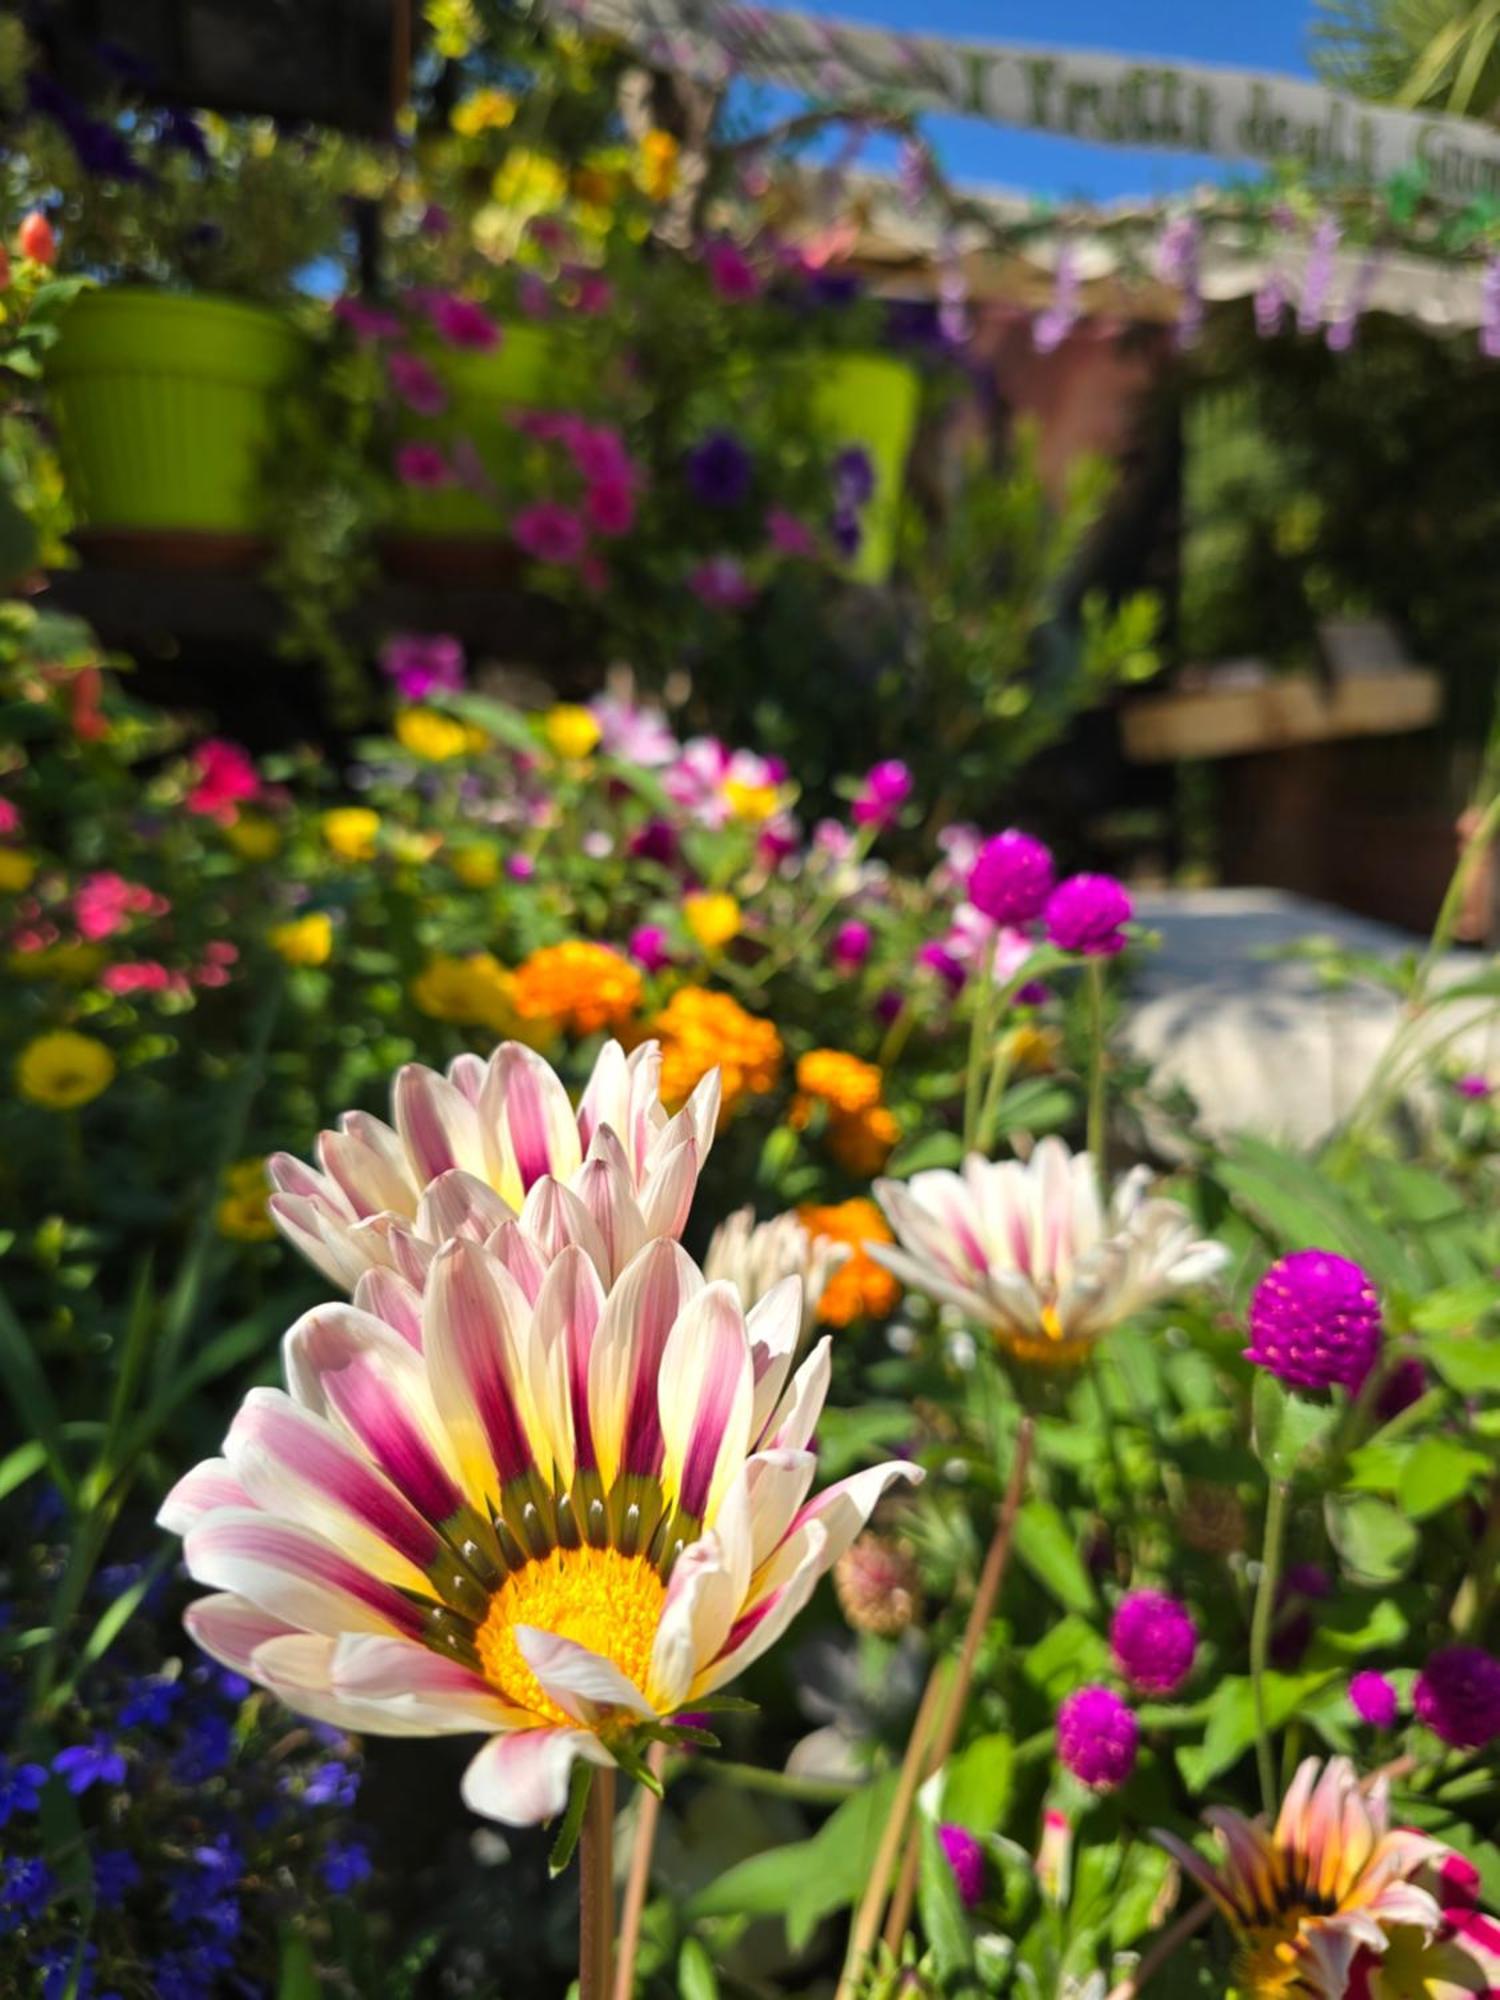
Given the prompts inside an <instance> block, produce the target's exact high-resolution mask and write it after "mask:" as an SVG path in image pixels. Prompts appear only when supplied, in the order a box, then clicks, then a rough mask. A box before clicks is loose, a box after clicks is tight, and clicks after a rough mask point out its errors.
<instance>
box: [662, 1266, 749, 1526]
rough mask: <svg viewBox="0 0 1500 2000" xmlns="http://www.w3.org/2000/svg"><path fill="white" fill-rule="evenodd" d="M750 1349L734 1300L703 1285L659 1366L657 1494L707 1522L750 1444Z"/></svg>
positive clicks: (723, 1289) (725, 1289) (721, 1289)
mask: <svg viewBox="0 0 1500 2000" xmlns="http://www.w3.org/2000/svg"><path fill="white" fill-rule="evenodd" d="M752 1395H753V1384H752V1380H751V1368H750V1344H749V1341H748V1339H747V1337H746V1334H745V1317H744V1313H743V1312H742V1310H741V1308H740V1302H739V1296H738V1294H737V1293H736V1292H735V1291H734V1290H733V1288H732V1287H731V1286H729V1285H726V1284H723V1283H718V1284H712V1285H709V1286H707V1287H706V1288H705V1289H704V1290H703V1291H702V1292H700V1293H699V1294H698V1296H697V1297H696V1298H695V1299H694V1300H693V1301H692V1303H691V1304H690V1305H689V1306H688V1307H687V1309H686V1310H685V1311H684V1312H683V1314H682V1316H681V1317H680V1318H679V1320H678V1322H677V1324H676V1326H674V1327H673V1329H672V1332H671V1336H670V1338H669V1339H668V1341H667V1346H666V1351H665V1353H664V1354H663V1356H662V1365H661V1392H660V1410H661V1429H662V1440H663V1445H664V1453H663V1461H662V1486H663V1490H664V1491H665V1492H666V1493H667V1494H668V1495H669V1496H670V1497H671V1498H673V1499H675V1500H676V1501H677V1504H678V1505H679V1506H680V1507H681V1508H682V1510H683V1512H684V1513H686V1514H688V1515H691V1516H692V1518H693V1519H694V1520H697V1521H707V1522H712V1521H713V1519H714V1516H715V1515H716V1514H717V1512H718V1509H719V1503H720V1501H721V1500H722V1499H723V1496H724V1491H725V1488H726V1487H727V1485H728V1483H729V1481H730V1479H731V1478H733V1477H734V1474H735V1472H736V1471H737V1470H738V1468H739V1467H740V1465H741V1464H742V1463H743V1461H744V1458H745V1454H746V1450H747V1448H748V1446H749V1442H750V1408H751V1401H752Z"/></svg>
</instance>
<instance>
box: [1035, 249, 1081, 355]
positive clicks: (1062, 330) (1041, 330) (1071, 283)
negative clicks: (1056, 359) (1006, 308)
mask: <svg viewBox="0 0 1500 2000" xmlns="http://www.w3.org/2000/svg"><path fill="white" fill-rule="evenodd" d="M1078 317H1079V314H1078V259H1077V257H1076V256H1075V255H1074V253H1073V250H1072V247H1071V245H1069V244H1067V243H1065V244H1064V245H1063V246H1062V249H1061V250H1060V251H1059V252H1058V254H1057V271H1056V274H1055V276H1054V278H1053V282H1052V303H1051V305H1050V306H1049V307H1048V308H1047V310H1046V312H1044V313H1038V314H1037V316H1036V318H1035V319H1034V320H1033V321H1032V324H1031V344H1032V346H1033V347H1034V348H1035V349H1036V351H1037V353H1038V354H1055V353H1056V351H1057V349H1058V348H1059V347H1061V346H1062V344H1063V342H1064V341H1065V340H1066V339H1067V337H1068V335H1069V334H1070V333H1071V332H1072V331H1073V329H1074V327H1075V326H1077V324H1078Z"/></svg>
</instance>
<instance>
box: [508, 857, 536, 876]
mask: <svg viewBox="0 0 1500 2000" xmlns="http://www.w3.org/2000/svg"><path fill="white" fill-rule="evenodd" d="M505 872H506V874H507V875H508V876H509V877H510V879H511V881H512V882H529V881H530V880H531V878H532V876H533V875H535V873H536V863H535V861H533V860H532V858H531V856H530V855H529V854H512V855H511V856H509V858H508V859H507V861H506V863H505Z"/></svg>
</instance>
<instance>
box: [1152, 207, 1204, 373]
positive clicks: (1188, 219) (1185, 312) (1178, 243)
mask: <svg viewBox="0 0 1500 2000" xmlns="http://www.w3.org/2000/svg"><path fill="white" fill-rule="evenodd" d="M1202 261H1203V232H1202V229H1201V228H1200V226H1199V223H1198V218H1197V216H1196V215H1177V216H1174V217H1173V218H1172V220H1171V221H1170V222H1169V223H1168V224H1167V226H1166V228H1165V229H1164V230H1163V231H1162V233H1161V238H1160V240H1159V241H1158V243H1157V246H1156V274H1157V276H1158V277H1159V278H1160V279H1161V281H1162V283H1163V284H1164V285H1176V286H1177V288H1178V290H1179V291H1180V292H1181V294H1182V303H1181V305H1180V307H1179V308H1178V313H1177V345H1178V346H1179V347H1191V346H1192V345H1193V343H1194V342H1195V341H1196V340H1197V338H1198V336H1199V334H1200V333H1201V332H1202V331H1203V295H1202V293H1201V292H1200V291H1199V289H1198V279H1199V271H1200V267H1201V265H1202Z"/></svg>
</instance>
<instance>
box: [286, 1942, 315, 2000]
mask: <svg viewBox="0 0 1500 2000" xmlns="http://www.w3.org/2000/svg"><path fill="white" fill-rule="evenodd" d="M322 1991H323V1987H322V1982H321V1981H320V1980H319V1978H318V1961H317V1960H316V1959H315V1958H314V1957H313V1950H312V1946H311V1945H310V1944H309V1943H308V1941H307V1939H306V1938H305V1937H304V1936H303V1935H302V1933H301V1932H300V1931H294V1930H290V1929H288V1930H284V1931H283V1932H282V1934H281V1969H280V1972H279V1974H278V1976H277V1980H276V2000H319V1996H320V1995H321V1993H322Z"/></svg>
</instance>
